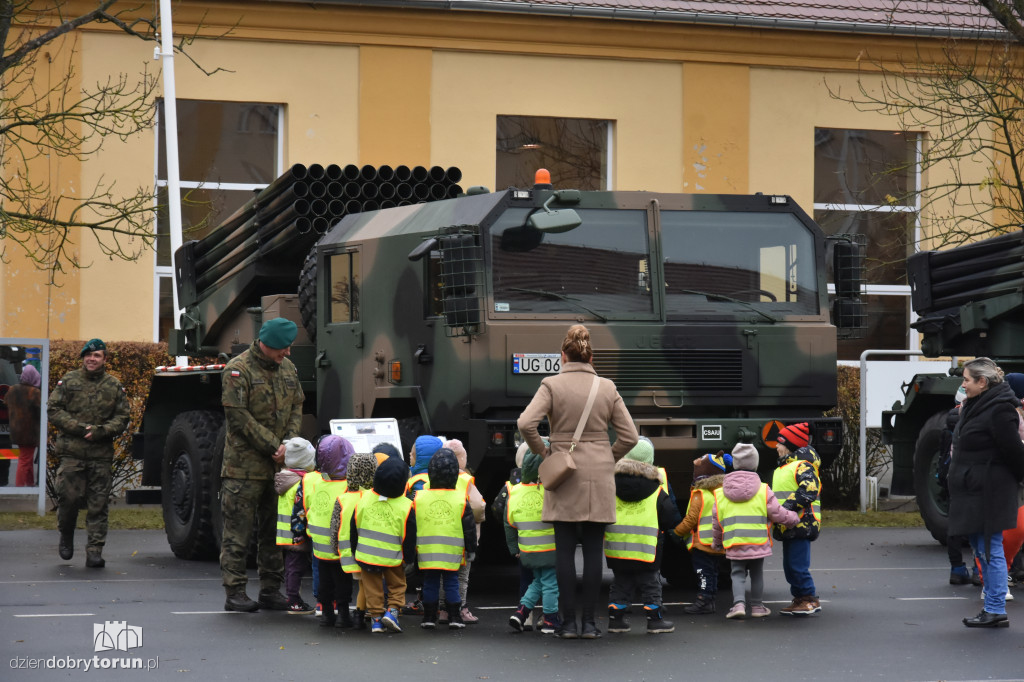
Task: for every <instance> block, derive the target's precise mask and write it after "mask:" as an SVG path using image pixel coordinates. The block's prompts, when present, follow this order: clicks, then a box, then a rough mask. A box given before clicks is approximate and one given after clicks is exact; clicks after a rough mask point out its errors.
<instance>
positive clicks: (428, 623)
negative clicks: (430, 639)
mask: <svg viewBox="0 0 1024 682" xmlns="http://www.w3.org/2000/svg"><path fill="white" fill-rule="evenodd" d="M420 627H421V628H423V629H424V630H433V629H434V628H436V627H437V602H434V603H432V604H428V603H427V602H423V622H422V623H420Z"/></svg>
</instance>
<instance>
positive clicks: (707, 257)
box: [139, 185, 863, 563]
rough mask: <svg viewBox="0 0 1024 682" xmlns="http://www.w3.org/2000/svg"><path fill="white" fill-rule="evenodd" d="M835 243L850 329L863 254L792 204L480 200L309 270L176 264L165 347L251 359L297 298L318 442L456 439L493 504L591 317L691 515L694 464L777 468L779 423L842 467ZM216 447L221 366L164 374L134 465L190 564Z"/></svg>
mask: <svg viewBox="0 0 1024 682" xmlns="http://www.w3.org/2000/svg"><path fill="white" fill-rule="evenodd" d="M201 246H202V242H199V243H195V244H193V245H192V246H190V245H189V244H186V245H185V247H183V251H182V252H181V253H180V255H181V256H182V258H181V262H183V263H188V262H189V258H190V256H189V251H190V249H191V250H192V251H195V250H196V249H197V248H200V247H201ZM827 246H828V247H829V248H832V249H834V250H835V251H836V253H837V256H838V260H839V263H838V266H837V269H836V279H837V282H836V290H837V294H838V297H837V300H836V303H835V314H836V318H837V319H836V322H837V323H838V324H839V326H841V327H852V326H857V325H859V324H861V323H862V322H863V315H862V312H861V310H862V308H861V307H860V301H859V298H858V296H859V292H860V281H861V280H860V277H861V273H860V268H859V263H860V255H859V253H860V247H859V246H858V245H856V244H853V243H850V242H848V241H842V240H841V241H839V242H837V243H834V244H827V238H826V236H825V235H824V234H823V232H822V231H821V229H820V228H819V227H818V225H816V224H815V223H814V221H813V220H812V219H811V218H810V217H809V216H808V215H807V214H806V213H805V212H804V211H803V210H801V209H800V207H799V206H797V205H796V204H795V203H794V202H793V200H792V199H790V198H789V197H787V196H767V195H760V194H759V195H751V196H732V195H686V194H659V193H652V192H607V191H587V192H581V191H577V190H572V189H552V188H551V187H550V185H547V186H544V185H538V186H534V187H531V188H524V189H515V188H512V189H508V190H504V191H499V192H489V191H487V190H486V189H483V188H471V189H470V190H469V191H467V192H466V194H465V195H462V196H458V197H456V198H450V199H443V200H439V201H433V202H429V203H420V204H410V205H406V206H397V207H395V208H389V209H385V210H372V211H363V212H359V213H353V214H350V215H347V216H345V217H344V218H342V219H340V220H339V221H337V222H336V223H335V224H333V226H332V227H331V228H330V229H329V230H328V231H327V232H326V234H324V235H323V237H322V238H320V240H319V241H318V242H317V244H316V246H315V247H314V248H313V249H312V250H311V251H310V252H309V253H308V255H307V254H302V256H304V258H303V257H291V258H285V257H276V258H269V259H264V260H260V261H258V262H256V263H254V264H253V265H252V267H251V268H250V269H249V270H244V269H243V270H237V271H236V272H237V274H236V275H231V276H229V277H228V279H227V280H226V282H225V284H224V285H223V286H221V287H220V288H219V289H218V288H215V289H212V290H209V291H205V290H203V288H202V287H198V288H197V287H196V285H195V281H196V280H197V279H198V280H202V278H203V275H202V274H196V273H194V272H192V270H191V269H190V268H189V267H188V266H187V265H186V266H182V267H179V282H178V285H179V290H184V291H185V292H186V294H185V296H183V301H184V302H185V303H186V312H185V317H186V318H187V324H186V325H184V326H185V327H186V329H185V331H184V332H182V333H181V335H180V336H179V337H177V340H178V342H179V346H178V348H177V349H172V352H180V351H181V350H185V351H187V352H189V353H190V354H193V355H195V354H203V355H210V354H216V353H218V352H220V353H233V352H238V351H239V350H240V349H242V348H244V347H245V344H246V343H247V342H248V341H250V340H251V339H252V338H253V334H254V329H258V327H259V325H260V323H261V321H262V320H263V319H264V318H266V317H268V316H270V315H291V316H297V311H296V310H295V306H294V301H292V303H291V304H289V303H288V300H290V299H287V296H286V295H288V294H293V293H294V292H296V291H297V292H298V298H299V304H300V305H299V306H297V307H300V308H301V309H302V321H303V322H304V323H305V331H306V334H303V335H302V338H300V339H299V340H297V341H296V344H295V345H294V346H293V352H292V360H293V361H294V362H295V364H296V366H297V367H298V370H299V373H300V377H301V378H302V381H303V388H304V389H305V391H306V395H307V405H306V411H307V413H308V420H307V427H308V432H309V433H308V435H310V436H316V435H317V434H319V433H323V432H326V431H327V430H328V428H329V421H330V420H331V419H335V418H371V417H373V418H377V417H393V418H396V419H398V421H399V425H400V428H401V432H402V439H403V441H405V442H404V446H405V447H404V449H405V451H406V452H408V449H409V448H408V446H409V444H410V442H411V440H412V439H413V438H415V436H416V435H417V434H421V433H434V434H443V435H444V436H447V437H449V438H460V439H462V441H463V442H464V443H465V445H466V449H467V451H468V453H469V464H470V468H471V469H472V470H473V471H474V472H475V474H476V480H477V485H478V486H479V487H480V489H481V490H482V492H483V494H484V496H485V497H486V498H487V499H492V498H493V496H494V495H495V494H496V492H497V491H498V490H499V489H500V487H501V485H502V483H503V482H504V481H505V480H506V478H507V477H508V474H509V471H510V469H511V468H512V466H513V454H514V452H515V449H516V446H517V445H518V434H517V432H516V419H517V418H518V416H519V414H520V413H521V411H522V409H523V407H524V406H525V405H526V404H527V403H528V402H529V400H530V399H531V397H532V396H533V394H534V392H535V391H536V390H537V387H538V385H539V383H540V380H541V379H542V378H543V377H544V376H546V375H549V374H554V373H557V372H558V370H559V349H560V346H561V341H562V339H563V338H564V336H565V333H566V330H567V329H568V327H569V326H570V325H572V324H574V323H577V322H582V323H584V324H586V325H587V326H588V327H589V329H590V331H591V336H592V343H593V347H594V365H595V368H596V369H597V371H598V373H599V374H601V375H602V376H605V377H607V378H609V379H611V380H613V381H614V382H615V384H616V386H617V387H618V390H619V392H620V394H621V395H622V397H623V399H624V401H625V403H626V405H627V407H628V408H629V411H630V414H631V415H632V416H633V418H634V420H635V422H636V425H637V427H638V429H639V431H640V433H641V434H643V435H646V436H648V437H650V438H651V440H652V441H653V442H654V445H655V448H656V453H657V454H656V464H657V465H658V466H661V467H664V468H665V469H667V471H668V475H669V480H670V481H671V483H672V484H673V486H674V488H675V490H676V491H677V494H678V495H679V496H680V498H681V502H682V503H683V504H684V505H685V500H686V496H687V491H688V490H689V484H690V481H691V477H692V460H693V459H694V458H695V457H697V456H699V455H701V454H703V453H707V452H717V451H718V450H726V451H728V450H730V449H731V448H732V446H733V445H734V444H735V443H736V442H737V441H746V442H752V443H754V444H755V445H756V446H757V447H758V448H759V450H760V452H761V470H762V472H763V473H767V472H768V471H770V470H771V469H772V468H773V467H774V465H775V459H776V457H775V453H774V452H773V448H774V445H775V442H774V437H775V435H776V434H777V433H778V430H779V429H780V428H782V426H784V425H786V424H789V423H794V422H801V421H806V422H809V423H810V425H811V433H812V434H813V439H814V443H815V446H816V448H817V449H818V452H819V453H820V454H821V456H822V457H823V459H824V460H825V461H826V462H828V461H830V460H831V458H832V457H834V456H835V455H836V454H837V453H838V451H839V449H840V447H841V442H842V437H841V436H842V423H841V421H840V420H839V419H838V418H824V417H822V413H823V411H824V410H827V409H828V408H830V407H832V406H834V405H835V404H836V336H837V328H836V326H835V325H833V323H832V322H831V321H830V306H829V294H828V289H827V283H826V271H827V269H828V268H827V265H826V247H827ZM200 250H202V249H201V248H200ZM183 273H184V277H183ZM190 273H191V274H190ZM212 279H213V278H212V277H207V278H206V280H207V281H209V280H212ZM270 306H273V309H271V308H270ZM246 310H248V311H249V313H246V312H245V311H246ZM247 315H248V316H247ZM222 442H223V415H222V412H221V407H220V376H219V369H218V368H217V367H212V368H208V369H202V368H200V369H198V370H193V371H188V372H171V371H167V372H160V373H159V374H158V376H156V377H155V379H154V383H153V391H152V394H151V397H150V400H149V404H148V406H147V410H146V416H145V420H144V427H143V443H142V445H143V447H142V448H141V449H140V450H139V454H140V456H142V457H144V458H145V461H146V469H147V471H150V472H151V473H152V474H154V476H153V477H152V478H151V479H150V480H152V481H154V482H155V483H157V484H159V483H162V485H163V486H164V505H165V509H167V514H166V517H167V520H168V523H167V532H168V537H169V539H170V542H171V545H172V547H173V548H174V551H175V553H176V554H178V555H179V556H185V557H196V556H208V555H210V554H211V553H212V552H213V551H214V550H215V547H216V532H217V523H216V522H214V523H211V519H213V518H215V515H216V490H217V486H218V485H219V480H218V478H217V474H218V467H219V463H218V458H219V455H220V448H221V447H222ZM160 476H162V479H161V478H160ZM158 479H159V480H158ZM684 508H685V507H684ZM485 536H491V539H492V540H494V539H495V538H497V540H498V541H499V542H503V537H502V534H501V533H500V530H499V531H498V532H490V533H488V532H486V530H485ZM667 563H671V562H667Z"/></svg>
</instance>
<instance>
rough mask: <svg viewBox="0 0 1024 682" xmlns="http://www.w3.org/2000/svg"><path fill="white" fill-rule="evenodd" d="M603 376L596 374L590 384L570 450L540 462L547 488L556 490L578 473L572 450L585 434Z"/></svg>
mask: <svg viewBox="0 0 1024 682" xmlns="http://www.w3.org/2000/svg"><path fill="white" fill-rule="evenodd" d="M600 382H601V377H598V376H595V377H594V383H592V384H591V385H590V394H589V395H588V396H587V404H586V405H585V406H584V407H583V414H582V415H581V416H580V423H579V424H577V425H576V433H574V434H573V436H572V442H571V443H570V444H569V450H568V452H566V451H562V452H556V453H555V454H552V455H549V456H548V457H545V458H544V461H543V462H541V464H540V471H539V472H538V473H539V474H540V482H541V485H543V486H544V489H545V490H556V489H557V488H558V486H560V485H562V484H563V483H565V482H566V481H567V480H568V479H569V477H570V476H572V475H573V474H574V473H576V461H575V460H574V459H573V458H572V451H573V450H575V449H576V444H577V443H579V440H580V436H582V435H583V427H584V426H586V424H587V419H589V418H590V408H592V407H593V406H594V400H595V399H596V398H597V387H598V384H599V383H600Z"/></svg>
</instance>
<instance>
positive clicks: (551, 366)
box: [512, 353, 562, 374]
mask: <svg viewBox="0 0 1024 682" xmlns="http://www.w3.org/2000/svg"><path fill="white" fill-rule="evenodd" d="M561 368H562V354H561V353H513V354H512V373H513V374H558V370H560V369H561Z"/></svg>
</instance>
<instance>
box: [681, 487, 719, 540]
mask: <svg viewBox="0 0 1024 682" xmlns="http://www.w3.org/2000/svg"><path fill="white" fill-rule="evenodd" d="M694 492H695V493H697V494H698V495H700V516H699V517H697V527H696V528H695V529H694V530H693V532H692V533H690V539H689V540H687V541H686V548H687V549H693V546H694V544H696V545H697V547H698V548H699V547H707V548H708V551H710V550H711V541H712V538H713V536H714V526H713V523H714V520H713V518H712V517H713V516H714V513H715V494H714V492H713V491H711V490H701V489H697V490H695V491H694ZM690 504H693V498H692V497H691V498H690Z"/></svg>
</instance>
